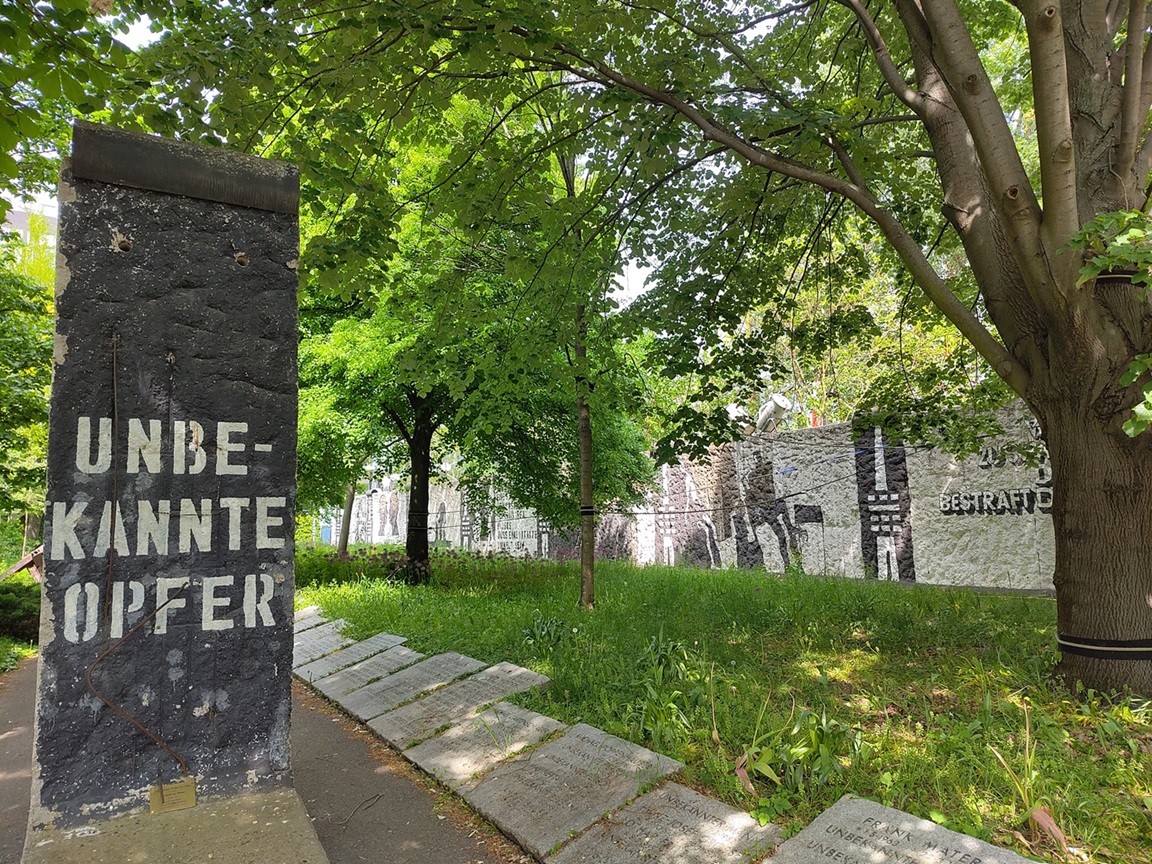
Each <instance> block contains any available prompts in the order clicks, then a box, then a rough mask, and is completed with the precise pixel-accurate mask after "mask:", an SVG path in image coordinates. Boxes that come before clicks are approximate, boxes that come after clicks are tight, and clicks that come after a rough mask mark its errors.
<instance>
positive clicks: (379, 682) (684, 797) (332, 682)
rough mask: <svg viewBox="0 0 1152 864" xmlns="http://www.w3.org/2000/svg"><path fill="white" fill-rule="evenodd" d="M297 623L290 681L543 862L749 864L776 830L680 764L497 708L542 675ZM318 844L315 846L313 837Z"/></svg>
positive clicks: (771, 843) (584, 729)
mask: <svg viewBox="0 0 1152 864" xmlns="http://www.w3.org/2000/svg"><path fill="white" fill-rule="evenodd" d="M342 626H343V622H341V621H328V620H326V619H325V618H324V617H323V616H322V615H321V614H320V613H319V612H318V611H317V610H316V609H314V608H310V609H304V610H301V611H300V612H298V613H297V615H296V637H295V658H294V664H293V665H294V670H293V671H294V674H295V675H296V677H297V679H299V680H300V681H303V682H305V683H307V684H309V685H310V686H311V687H313V688H314V689H315V690H316V691H317V692H318V693H321V694H323V695H324V696H326V697H328V698H329V699H331V700H333V701H334V702H335V703H336V704H337V705H339V706H340V707H341V708H342V709H343V710H344V711H345V712H347V713H348V714H350V715H351V716H352V717H354V718H356V719H357V720H359V721H361V722H362V723H365V724H367V726H368V727H369V728H370V729H372V730H373V731H374V732H375V733H377V734H378V735H379V736H380V738H381V739H383V740H384V741H386V742H387V743H388V744H390V745H391V746H392V747H394V748H395V749H396V750H399V751H400V752H402V753H403V754H404V756H405V758H407V759H408V760H410V761H411V762H412V763H413V764H414V765H416V766H418V767H419V768H421V769H423V770H424V771H425V772H427V773H428V774H430V775H432V776H433V777H435V778H437V779H438V780H439V781H440V782H441V783H443V784H444V785H445V786H447V787H448V788H450V789H452V790H453V791H454V792H455V793H456V794H457V795H459V796H460V797H461V798H462V799H463V800H464V801H466V802H467V803H468V804H469V805H471V807H472V808H474V809H475V810H476V812H478V813H479V814H481V815H482V816H483V817H484V818H486V819H488V820H489V821H490V822H492V824H494V825H496V826H497V827H498V828H499V829H500V830H501V831H503V832H504V834H506V835H507V836H509V837H512V838H514V839H515V840H516V841H517V842H518V843H519V844H520V845H521V846H522V847H523V848H524V849H525V850H526V851H527V852H528V853H530V854H531V855H532V857H533V858H535V859H536V860H537V861H540V862H542V864H580V862H591V864H625V862H629V864H632V862H635V861H637V860H650V861H659V862H661V864H753V862H759V861H762V860H764V859H765V858H766V857H767V856H768V855H769V854H771V852H772V851H773V849H774V848H775V846H776V844H777V842H778V840H779V837H780V831H779V829H778V828H777V827H776V826H774V825H768V826H764V827H761V826H760V825H758V824H757V823H756V821H755V820H753V819H752V818H751V817H750V816H749V815H748V814H747V813H744V812H742V811H739V810H736V809H735V808H732V807H729V806H728V805H726V804H724V803H722V802H720V801H717V800H715V799H712V798H708V797H706V796H704V795H701V794H699V793H698V792H696V791H694V790H692V789H689V788H688V787H686V786H682V785H680V784H678V783H676V782H673V780H672V779H671V778H673V777H674V776H675V775H676V774H677V773H678V772H679V771H681V770H682V769H683V767H684V766H683V765H681V764H680V763H679V762H677V761H675V760H673V759H669V758H668V757H666V756H662V755H660V754H659V753H654V752H653V751H651V750H648V749H645V748H644V747H640V746H638V745H636V744H633V743H631V742H628V741H625V740H623V739H621V738H617V737H615V736H613V735H608V734H607V733H605V732H602V731H600V730H599V729H595V728H593V727H591V726H588V725H585V724H583V723H581V724H577V725H575V726H571V727H569V726H566V725H565V724H563V723H560V722H558V721H557V720H554V719H552V718H550V717H545V716H543V715H541V714H536V713H534V712H532V711H527V710H525V709H523V708H520V707H518V706H515V705H512V704H510V703H508V702H505V701H503V700H504V699H505V697H507V696H511V695H513V694H515V693H521V692H524V691H526V690H530V689H533V688H538V687H547V686H548V684H549V683H550V682H549V680H548V678H546V677H545V676H543V675H539V674H537V673H535V672H532V671H530V670H528V669H524V668H523V667H520V666H515V665H513V664H511V663H497V664H495V665H492V666H489V665H487V664H485V663H482V662H480V661H479V660H476V659H474V658H471V657H467V656H465V655H462V654H458V653H455V652H448V653H445V654H438V655H436V656H433V657H425V656H424V655H423V654H420V653H419V652H416V651H412V650H411V649H409V648H407V647H406V646H405V645H404V644H403V643H404V641H405V639H404V638H403V637H401V636H395V635H391V634H387V633H380V634H377V635H375V636H373V637H371V638H369V639H366V640H363V641H360V642H354V641H353V640H351V639H348V638H346V637H344V636H342V635H341V628H342ZM321 839H323V838H321Z"/></svg>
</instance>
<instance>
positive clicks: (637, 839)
mask: <svg viewBox="0 0 1152 864" xmlns="http://www.w3.org/2000/svg"><path fill="white" fill-rule="evenodd" d="M779 836H780V829H779V828H778V827H777V826H775V825H767V826H765V827H763V828H761V827H760V825H759V824H758V823H757V822H756V820H755V819H753V818H752V817H751V816H749V815H748V814H747V813H744V812H743V811H740V810H737V809H735V808H734V807H729V806H728V805H727V804H723V803H721V802H720V801H716V800H715V799H712V798H706V797H705V796H703V795H701V794H700V793H699V792H695V791H693V790H692V789H689V788H687V787H686V786H681V785H680V784H678V783H665V784H664V785H663V786H660V787H659V788H657V789H653V790H652V791H651V792H648V793H647V794H645V795H642V796H641V797H639V798H637V799H636V800H635V801H634V802H633V803H631V804H629V805H628V806H627V807H625V808H624V809H623V810H618V811H616V812H615V813H612V814H610V815H609V816H608V817H607V818H606V819H605V820H604V821H603V822H601V823H600V824H598V825H594V826H593V827H592V828H591V829H589V830H588V831H587V832H586V833H584V834H582V835H580V837H578V838H576V839H575V840H573V841H572V842H571V843H569V844H568V845H567V846H565V847H564V848H563V849H562V850H561V851H560V852H559V853H557V854H556V855H554V856H552V857H551V858H549V859H548V864H585V862H594V864H632V862H635V861H659V862H660V864H752V862H755V861H760V860H761V859H763V858H764V856H765V855H767V854H768V852H769V851H770V850H771V849H772V847H773V846H775V845H776V842H777V839H778V838H779Z"/></svg>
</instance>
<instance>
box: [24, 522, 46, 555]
mask: <svg viewBox="0 0 1152 864" xmlns="http://www.w3.org/2000/svg"><path fill="white" fill-rule="evenodd" d="M43 529H44V517H43V516H40V515H38V514H36V513H25V514H24V551H23V552H21V553H20V554H21V556H23V555H25V554H27V552H28V548H29V547H30V546H35V545H37V544H38V542H39V540H40V537H41V536H42V534H43Z"/></svg>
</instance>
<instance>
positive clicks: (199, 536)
mask: <svg viewBox="0 0 1152 864" xmlns="http://www.w3.org/2000/svg"><path fill="white" fill-rule="evenodd" d="M287 506H288V499H287V498H284V497H282V496H272V497H257V498H254V499H253V498H235V497H224V498H219V499H217V500H215V501H214V500H213V499H211V498H201V499H200V500H199V501H196V500H193V499H191V498H182V499H180V501H179V502H178V503H176V504H175V506H174V502H172V501H170V500H168V499H160V500H159V501H156V502H152V501H145V500H141V501H137V502H136V513H135V514H134V515H135V519H131V518H130V517H131V516H132V515H133V514H132V513H131V512H129V513H128V514H127V516H128V517H129V518H128V519H126V518H125V514H124V513H122V512H121V507H120V503H119V502H113V501H104V502H102V503H96V502H90V501H53V502H50V505H49V509H50V513H51V518H52V522H51V528H52V531H51V534H50V537H51V540H50V542H49V546H48V558H49V559H50V560H55V561H63V560H65V559H66V558H74V559H78V560H79V559H84V558H87V557H92V558H99V557H101V556H103V555H106V554H107V553H108V552H109V550H114V551H115V552H116V554H117V555H125V556H126V555H171V554H174V552H179V553H186V552H192V551H197V552H211V551H212V548H213V545H216V546H217V547H218V548H219V547H223V546H225V545H226V548H227V549H228V551H230V552H234V551H236V550H238V549H241V548H245V547H248V548H253V547H254V548H256V549H282V548H283V547H284V538H283V537H281V536H275V534H274V533H273V532H275V531H278V530H279V529H281V528H282V527H283V525H284V518H285V517H284V516H282V515H276V514H275V511H277V510H282V509H284V508H286V507H287ZM126 509H127V508H126ZM214 528H216V529H217V530H218V532H219V535H220V536H219V539H218V540H216V541H214V539H213V536H214V534H215V533H217V532H216V531H214V530H213V529H214ZM131 529H135V530H131ZM129 537H132V539H133V540H134V541H135V542H134V543H131V542H129Z"/></svg>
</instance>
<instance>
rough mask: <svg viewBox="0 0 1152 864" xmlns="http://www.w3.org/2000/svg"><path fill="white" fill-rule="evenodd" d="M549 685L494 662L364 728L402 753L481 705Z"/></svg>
mask: <svg viewBox="0 0 1152 864" xmlns="http://www.w3.org/2000/svg"><path fill="white" fill-rule="evenodd" d="M550 683H551V679H550V678H548V676H546V675H540V674H538V673H536V672H533V671H532V670H530V669H525V668H524V667H523V666H517V665H515V664H514V663H497V664H496V665H495V666H489V667H488V668H487V669H485V670H483V671H482V672H477V673H476V674H475V675H473V676H471V677H470V678H465V679H464V680H463V681H457V682H456V683H455V684H449V685H448V686H447V687H445V688H443V689H441V690H437V691H436V692H435V693H432V694H430V695H428V696H425V697H424V698H423V699H418V700H417V701H415V702H413V703H411V704H410V705H405V706H404V707H403V708H397V709H396V710H395V711H389V712H387V713H386V714H382V715H381V716H379V717H377V718H376V719H375V720H373V721H372V722H371V723H369V724H368V725H369V726H371V727H372V728H373V729H374V730H375V731H376V732H377V733H378V734H379V735H380V736H381V737H382V738H383V739H384V740H385V741H387V742H388V743H389V744H391V745H392V746H393V747H396V748H398V749H400V750H404V749H407V748H408V747H410V746H412V745H413V744H415V743H417V742H419V741H423V740H424V739H425V738H428V737H429V736H431V735H433V734H434V733H435V732H436V731H437V730H438V729H443V728H444V727H446V726H451V725H455V724H456V723H459V722H461V721H463V720H466V719H467V718H468V717H469V716H471V715H472V714H475V713H476V712H477V711H478V710H479V709H480V708H482V707H484V706H485V705H491V704H492V703H493V702H497V701H499V700H500V699H503V698H504V697H505V696H511V695H512V694H513V693H523V692H524V691H525V690H531V689H532V688H534V687H541V688H543V687H547V686H548V685H549V684H550Z"/></svg>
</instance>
